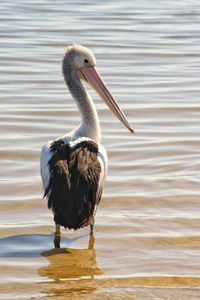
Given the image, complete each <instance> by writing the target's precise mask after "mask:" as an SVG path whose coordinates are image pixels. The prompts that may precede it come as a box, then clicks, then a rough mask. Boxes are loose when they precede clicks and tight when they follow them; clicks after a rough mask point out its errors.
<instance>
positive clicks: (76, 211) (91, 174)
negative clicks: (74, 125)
mask: <svg viewBox="0 0 200 300" xmlns="http://www.w3.org/2000/svg"><path fill="white" fill-rule="evenodd" d="M51 152H52V153H53V155H52V158H51V159H50V161H49V168H50V173H51V177H50V182H49V186H48V188H47V189H46V191H45V195H47V194H48V197H49V199H48V208H52V210H53V212H54V221H55V222H56V223H57V224H60V225H62V226H64V227H66V228H69V229H72V228H73V229H77V228H80V227H83V226H87V225H88V224H89V221H90V218H93V214H94V209H95V205H97V204H98V203H99V201H100V198H101V193H99V195H97V190H98V182H99V178H100V173H101V165H100V163H99V161H98V159H97V153H98V145H97V144H96V143H95V142H93V141H82V142H80V143H78V144H77V145H76V146H75V147H74V148H73V149H72V148H71V146H70V145H69V143H67V142H64V141H62V140H58V141H55V142H53V143H52V145H51Z"/></svg>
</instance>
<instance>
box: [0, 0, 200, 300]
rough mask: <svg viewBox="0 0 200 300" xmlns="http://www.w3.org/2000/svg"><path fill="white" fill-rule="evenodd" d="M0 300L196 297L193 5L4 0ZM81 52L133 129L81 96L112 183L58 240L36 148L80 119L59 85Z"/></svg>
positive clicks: (199, 246) (198, 142)
mask: <svg viewBox="0 0 200 300" xmlns="http://www.w3.org/2000/svg"><path fill="white" fill-rule="evenodd" d="M0 8H1V15H0V18H1V22H0V28H1V34H0V41H1V46H0V69H1V73H0V91H1V93H0V97H1V102H0V105H1V109H0V138H1V146H0V274H1V281H0V299H47V298H50V299H136V300H143V299H145V300H155V299H156V300H157V299H166V300H171V299H176V300H188V299H190V300H193V299H200V222H199V221H200V201H199V195H200V185H199V179H200V155H199V149H200V122H199V121H200V99H199V98H200V92H199V89H200V88H199V87H200V80H199V77H200V71H199V67H200V52H199V49H200V27H199V21H200V5H199V3H198V1H189V2H188V1H178V0H177V1H132V2H131V1H101V2H99V1H86V2H85V1H84V2H83V1H76V0H75V1H64V0H63V1H61V0H59V1H55V2H53V1H50V0H46V1H45V0H39V1H35V2H34V3H33V4H31V1H23V0H19V1H14V0H13V1H9V2H8V1H1V3H0ZM73 41H76V42H79V43H81V44H84V45H85V46H88V47H90V48H91V49H92V50H93V52H94V53H95V55H96V58H97V66H98V70H99V72H100V73H101V75H102V77H103V78H104V80H105V82H106V83H107V85H108V86H109V88H110V90H111V92H112V94H113V95H114V96H115V98H116V99H117V101H118V102H119V104H120V106H121V107H122V108H123V110H124V111H125V113H126V114H127V118H128V120H129V121H130V123H132V125H133V128H134V129H135V135H134V136H131V135H130V134H129V133H128V131H127V130H126V129H124V128H123V127H122V125H121V124H120V123H119V121H118V120H117V119H116V118H115V117H114V116H113V115H112V113H111V112H110V111H109V110H108V109H107V107H106V106H105V105H104V103H102V102H101V101H100V100H99V99H98V96H96V94H95V93H94V92H92V91H91V90H90V93H91V95H92V97H93V99H94V101H95V104H96V106H97V109H98V112H99V117H100V121H101V127H102V144H103V145H104V146H105V147H106V149H107V151H108V156H109V172H108V178H107V182H106V186H105V189H104V194H103V198H102V201H101V205H100V207H99V209H98V212H97V216H96V226H95V241H90V243H94V248H93V249H92V248H91V247H90V249H88V242H89V235H88V233H89V228H85V229H83V230H79V231H77V232H71V231H67V230H62V242H61V247H62V248H61V249H60V250H55V249H53V231H54V224H53V217H52V214H51V212H50V211H49V210H48V209H47V207H46V200H44V199H42V196H43V195H42V187H41V179H40V174H39V156H40V150H41V147H42V145H43V144H44V143H45V142H46V141H48V140H49V139H53V138H56V137H58V136H60V135H63V134H64V133H66V132H68V131H70V130H71V129H72V128H74V127H75V126H76V125H77V124H78V123H79V113H78V111H77V108H76V106H75V103H74V102H73V100H72V98H71V96H70V94H69V92H68V91H67V89H66V87H65V84H64V82H63V79H62V74H61V58H62V55H63V52H64V49H65V47H66V45H69V44H70V43H71V42H73Z"/></svg>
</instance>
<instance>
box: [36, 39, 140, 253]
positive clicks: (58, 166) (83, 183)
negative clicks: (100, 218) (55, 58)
mask: <svg viewBox="0 0 200 300" xmlns="http://www.w3.org/2000/svg"><path fill="white" fill-rule="evenodd" d="M62 72H63V75H64V80H65V82H66V84H67V86H68V89H69V91H70V92H71V94H72V96H73V98H74V100H75V101H76V104H77V106H78V108H79V111H80V114H81V123H80V125H79V126H78V127H77V128H76V129H75V130H73V131H72V132H70V133H68V134H66V135H64V136H62V137H59V138H58V139H56V140H54V141H49V142H48V143H47V144H46V145H44V146H43V148H42V151H41V160H40V165H41V177H42V182H43V188H44V197H45V196H47V198H48V208H49V209H52V211H53V214H54V222H55V226H56V230H55V239H54V244H55V247H59V245H60V240H59V241H56V237H58V236H60V226H63V227H65V228H68V229H75V230H76V229H78V228H81V227H84V226H88V225H90V234H91V235H92V234H93V227H94V217H95V213H96V210H97V207H98V204H99V202H100V199H101V195H102V191H103V185H104V182H105V178H106V173H107V165H108V158H107V153H106V150H105V148H104V147H103V146H102V145H101V143H100V139H101V137H100V125H99V119H98V115H97V112H96V109H95V106H94V103H93V101H92V99H91V97H90V95H89V94H88V92H87V90H86V89H85V87H84V86H83V84H82V81H85V82H86V83H87V84H89V85H90V86H91V87H92V88H93V89H94V90H95V91H96V92H97V94H98V95H99V96H100V97H101V98H102V100H104V101H105V103H106V104H107V105H108V106H109V108H110V109H111V110H112V111H113V113H114V114H115V115H116V116H117V117H118V119H119V120H120V121H121V122H122V124H123V125H125V127H126V128H127V129H128V130H129V131H130V132H131V133H132V134H133V133H134V130H133V129H132V128H131V127H130V125H129V123H128V121H127V119H126V117H125V115H124V113H123V112H122V110H121V109H120V108H119V106H118V104H117V102H116V101H115V100H114V98H113V96H112V95H111V93H110V92H109V90H108V88H107V87H106V85H105V83H104V82H103V80H102V79H101V77H100V75H99V73H98V72H97V69H96V60H95V57H94V55H93V53H92V52H91V51H90V50H89V49H88V48H86V47H83V46H81V45H78V44H72V45H71V46H69V47H68V48H67V49H66V51H65V54H64V58H63V61H62Z"/></svg>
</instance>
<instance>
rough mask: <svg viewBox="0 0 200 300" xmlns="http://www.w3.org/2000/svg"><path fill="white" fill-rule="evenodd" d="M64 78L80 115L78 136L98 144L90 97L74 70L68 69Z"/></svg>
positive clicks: (98, 134) (97, 131) (98, 139)
mask: <svg viewBox="0 0 200 300" xmlns="http://www.w3.org/2000/svg"><path fill="white" fill-rule="evenodd" d="M64 77H65V81H66V83H67V86H68V88H69V90H70V92H71V94H72V96H73V97H74V99H75V100H76V103H77V105H78V108H79V111H80V113H81V118H82V122H81V126H80V127H79V132H80V136H86V137H89V138H91V139H92V140H94V141H95V142H97V143H98V142H100V126H99V119H98V115H97V111H96V109H95V106H94V103H93V101H92V99H91V97H90V95H89V94H88V92H87V91H86V89H85V88H84V86H83V85H82V83H81V81H80V79H79V78H78V76H77V73H76V71H75V70H73V69H71V70H70V68H68V69H67V72H65V73H64Z"/></svg>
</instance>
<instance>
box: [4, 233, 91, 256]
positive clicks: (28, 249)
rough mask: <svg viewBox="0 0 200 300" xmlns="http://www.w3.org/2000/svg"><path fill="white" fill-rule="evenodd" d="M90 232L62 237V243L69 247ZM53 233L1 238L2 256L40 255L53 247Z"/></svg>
mask: <svg viewBox="0 0 200 300" xmlns="http://www.w3.org/2000/svg"><path fill="white" fill-rule="evenodd" d="M86 235H88V234H84V235H81V236H78V237H75V238H72V239H69V238H66V237H62V243H63V244H64V245H65V246H66V247H67V248H68V247H70V245H71V244H72V243H73V242H74V241H76V240H78V239H81V238H84V237H85V236H86ZM53 240H54V233H53V234H50V235H48V234H24V235H15V236H10V237H6V238H2V239H0V257H8V258H17V257H23V258H26V257H27V258H28V257H40V256H41V252H44V251H45V250H47V249H51V248H52V244H53Z"/></svg>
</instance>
